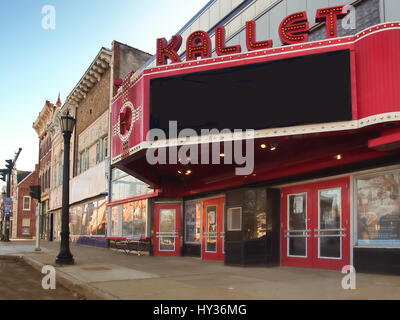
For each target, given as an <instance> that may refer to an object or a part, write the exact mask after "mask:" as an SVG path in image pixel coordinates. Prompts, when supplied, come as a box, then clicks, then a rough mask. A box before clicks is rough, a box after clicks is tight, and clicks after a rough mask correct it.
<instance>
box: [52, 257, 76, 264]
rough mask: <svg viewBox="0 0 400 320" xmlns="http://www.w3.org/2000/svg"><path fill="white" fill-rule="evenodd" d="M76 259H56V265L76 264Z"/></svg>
mask: <svg viewBox="0 0 400 320" xmlns="http://www.w3.org/2000/svg"><path fill="white" fill-rule="evenodd" d="M74 263H75V262H74V258H72V257H71V258H59V257H57V259H56V264H74Z"/></svg>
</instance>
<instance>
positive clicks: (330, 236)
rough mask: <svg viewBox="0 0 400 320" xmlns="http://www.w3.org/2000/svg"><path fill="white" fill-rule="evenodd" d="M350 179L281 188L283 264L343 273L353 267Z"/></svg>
mask: <svg viewBox="0 0 400 320" xmlns="http://www.w3.org/2000/svg"><path fill="white" fill-rule="evenodd" d="M349 183H350V179H349V178H341V179H335V180H329V181H323V182H316V183H310V184H305V185H298V186H293V187H288V188H283V189H282V193H283V196H282V225H281V227H282V232H281V235H282V236H281V243H282V246H281V248H282V265H284V266H296V267H305V268H320V269H333V270H341V268H342V267H343V266H345V265H348V264H350V203H349Z"/></svg>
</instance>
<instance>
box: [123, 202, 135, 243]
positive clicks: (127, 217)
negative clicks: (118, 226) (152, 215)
mask: <svg viewBox="0 0 400 320" xmlns="http://www.w3.org/2000/svg"><path fill="white" fill-rule="evenodd" d="M133 205H134V204H133V202H129V203H124V204H123V205H122V236H123V237H126V236H130V235H132V232H133V210H134V207H133Z"/></svg>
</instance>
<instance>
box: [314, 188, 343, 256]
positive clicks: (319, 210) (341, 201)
mask: <svg viewBox="0 0 400 320" xmlns="http://www.w3.org/2000/svg"><path fill="white" fill-rule="evenodd" d="M328 190H340V228H339V229H341V228H342V225H343V219H342V218H343V197H342V192H343V189H342V187H337V188H326V189H318V230H320V232H321V226H320V222H321V220H320V218H321V207H320V192H321V191H328ZM346 231H347V230H346ZM320 232H318V234H320ZM338 232H339V234H340V233H341V232H340V231H338ZM332 237H335V235H333V236H332ZM338 237H339V239H340V257H339V258H335V257H324V256H321V253H320V249H321V238H320V237H318V259H325V260H342V259H343V240H342V237H341V236H338Z"/></svg>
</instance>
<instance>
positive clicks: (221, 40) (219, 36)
mask: <svg viewBox="0 0 400 320" xmlns="http://www.w3.org/2000/svg"><path fill="white" fill-rule="evenodd" d="M240 51H242V48H241V47H240V45H237V46H231V47H225V27H223V26H221V27H218V28H216V29H215V52H216V53H217V55H219V56H223V55H225V54H233V53H240Z"/></svg>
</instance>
